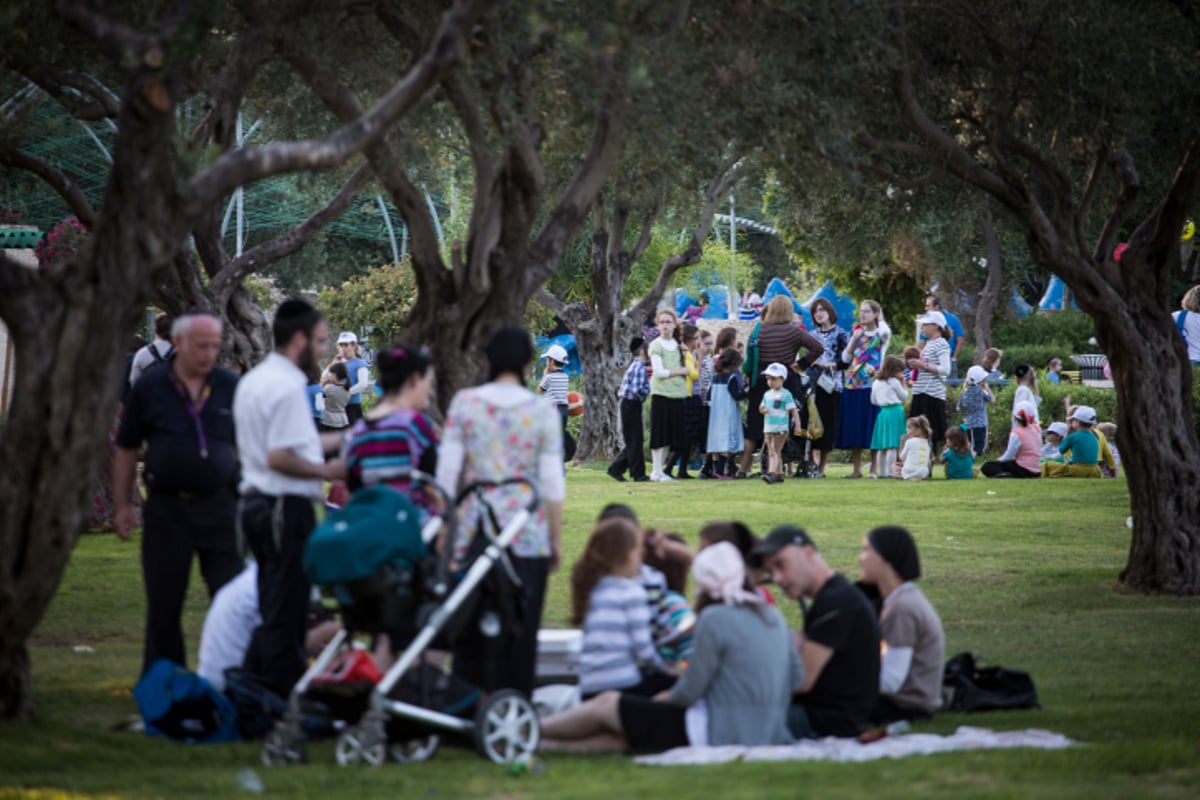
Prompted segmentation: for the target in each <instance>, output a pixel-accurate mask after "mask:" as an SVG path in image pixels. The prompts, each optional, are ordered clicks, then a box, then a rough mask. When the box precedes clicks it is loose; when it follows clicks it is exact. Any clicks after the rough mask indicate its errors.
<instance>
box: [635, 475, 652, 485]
mask: <svg viewBox="0 0 1200 800" xmlns="http://www.w3.org/2000/svg"><path fill="white" fill-rule="evenodd" d="M633 482H634V483H649V482H650V476H649V475H638V476H637V477H636V478H634V479H633Z"/></svg>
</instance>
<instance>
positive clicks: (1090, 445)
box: [1042, 406, 1112, 478]
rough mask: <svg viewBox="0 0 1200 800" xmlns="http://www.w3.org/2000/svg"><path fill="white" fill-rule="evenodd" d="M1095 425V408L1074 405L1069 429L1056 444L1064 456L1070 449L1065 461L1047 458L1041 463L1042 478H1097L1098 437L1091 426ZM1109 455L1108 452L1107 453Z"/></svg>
mask: <svg viewBox="0 0 1200 800" xmlns="http://www.w3.org/2000/svg"><path fill="white" fill-rule="evenodd" d="M1095 425H1096V409H1094V408H1092V407H1091V406H1076V407H1075V410H1074V411H1072V412H1071V415H1070V416H1069V417H1067V428H1068V430H1070V433H1069V434H1067V438H1065V439H1063V440H1062V443H1061V444H1059V446H1058V452H1060V453H1062V454H1063V455H1064V456H1065V455H1067V454H1068V453H1070V455H1071V459H1070V461H1067V462H1066V463H1059V462H1055V461H1046V462H1043V463H1042V477H1043V478H1100V477H1103V476H1102V475H1101V473H1100V437H1099V436H1097V435H1096V431H1094V430H1093V428H1094V427H1095ZM1109 457H1110V458H1111V457H1112V455H1111V453H1110V454H1109Z"/></svg>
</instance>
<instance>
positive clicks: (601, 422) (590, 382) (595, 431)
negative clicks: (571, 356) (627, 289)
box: [573, 315, 635, 461]
mask: <svg viewBox="0 0 1200 800" xmlns="http://www.w3.org/2000/svg"><path fill="white" fill-rule="evenodd" d="M634 328H635V325H634V323H633V321H632V320H630V319H629V318H628V317H625V316H624V315H621V316H618V317H617V318H616V319H615V320H613V321H612V322H611V323H610V324H609V325H607V326H606V325H603V324H602V321H601V320H600V319H599V318H595V319H592V320H589V321H588V322H586V323H584V324H582V325H579V326H575V327H574V328H573V330H574V333H575V341H576V344H577V345H578V348H579V354H580V361H581V362H582V363H583V391H584V397H586V398H587V405H586V406H585V408H584V412H583V424H582V425H581V426H580V431H579V442H578V446H577V449H576V451H575V460H576V461H588V460H591V459H594V458H605V459H613V458H616V456H617V454H618V453H620V452H621V450H622V448H624V446H625V437H624V435H623V434H622V432H621V407H620V400H619V399H618V398H617V391H618V390H619V389H620V388H621V378H622V377H624V375H625V368H626V367H627V366H629V359H630V354H629V340H630V339H632V338H633V335H634ZM585 354H586V356H585Z"/></svg>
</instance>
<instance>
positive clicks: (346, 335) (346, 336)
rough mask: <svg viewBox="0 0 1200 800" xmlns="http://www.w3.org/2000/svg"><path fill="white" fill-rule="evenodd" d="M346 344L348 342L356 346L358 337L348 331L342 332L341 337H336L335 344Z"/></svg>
mask: <svg viewBox="0 0 1200 800" xmlns="http://www.w3.org/2000/svg"><path fill="white" fill-rule="evenodd" d="M346 342H349V343H350V344H358V337H357V336H355V335H354V334H353V333H351V332H350V331H342V333H341V335H339V336H338V341H337V343H338V344H345V343H346Z"/></svg>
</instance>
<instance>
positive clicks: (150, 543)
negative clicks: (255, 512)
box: [114, 311, 242, 672]
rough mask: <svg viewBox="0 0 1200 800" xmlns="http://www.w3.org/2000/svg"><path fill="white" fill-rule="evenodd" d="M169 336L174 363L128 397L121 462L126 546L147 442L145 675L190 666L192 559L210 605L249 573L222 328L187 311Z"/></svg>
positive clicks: (120, 525) (205, 315)
mask: <svg viewBox="0 0 1200 800" xmlns="http://www.w3.org/2000/svg"><path fill="white" fill-rule="evenodd" d="M172 338H173V343H174V346H175V357H174V358H173V359H171V360H169V361H167V362H165V363H163V364H159V365H157V366H153V367H151V368H150V369H148V370H147V371H146V372H145V373H144V374H143V375H142V377H141V378H140V379H139V380H138V382H137V383H135V384H134V385H133V388H132V389H131V390H130V393H129V403H128V405H126V407H125V411H124V415H123V416H122V418H121V428H120V432H119V433H118V434H117V454H116V458H115V460H114V478H115V480H114V489H115V490H116V496H117V515H116V520H115V523H116V524H115V527H116V529H117V535H118V536H119V537H121V539H126V540H127V539H129V536H130V534H132V533H133V529H134V528H135V527H136V524H137V520H136V518H135V516H134V513H133V508H132V506H131V505H130V504H129V497H130V494H131V492H132V489H133V479H134V473H135V471H136V467H137V454H138V448H139V447H141V445H142V443H143V442H145V444H146V466H145V473H144V478H145V481H146V488H147V489H148V490H149V495H148V497H147V499H146V507H145V511H144V513H143V519H144V523H145V524H144V527H143V530H142V576H143V579H144V581H145V584H146V647H145V651H144V661H143V664H142V671H143V672H145V671H146V669H148V668H149V667H150V665H151V664H153V663H154V662H155V661H156V660H158V659H160V658H166V659H169V660H171V661H173V662H175V663H176V664H180V665H183V666H187V661H186V653H185V652H184V645H183V630H182V628H181V626H180V615H181V614H182V612H183V602H184V598H185V597H186V596H187V585H188V576H189V574H190V572H191V569H192V558H193V556H194V555H196V554H198V555H199V556H200V574H201V575H202V576H203V578H204V583H205V584H206V586H207V588H208V594H209V597H210V598H212V597H213V596H215V595H216V593H217V591H218V590H219V589H220V588H221V587H222V586H224V585H225V584H226V583H228V582H229V581H230V580H232V579H233V578H234V577H235V576H236V575H237V574H238V573H239V572H241V571H242V558H241V556H239V555H238V547H237V541H236V535H235V533H234V512H235V510H236V507H237V495H236V494H235V493H234V490H235V487H236V485H237V476H238V463H237V454H236V453H235V448H234V427H233V413H232V409H233V391H234V388H235V387H236V386H237V380H238V379H237V376H236V375H234V374H233V373H232V372H230V371H229V370H226V369H222V368H221V367H218V366H216V362H217V357H218V356H219V355H220V352H221V321H220V320H219V319H217V318H216V317H215V316H214V315H213V314H211V313H209V312H207V311H195V312H188V313H186V314H184V315H183V316H181V317H179V318H178V319H177V320H175V324H174V327H173V328H172Z"/></svg>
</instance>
